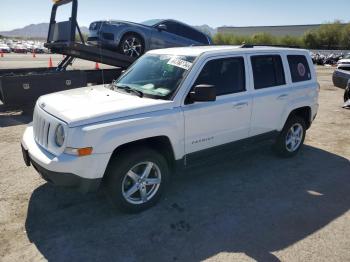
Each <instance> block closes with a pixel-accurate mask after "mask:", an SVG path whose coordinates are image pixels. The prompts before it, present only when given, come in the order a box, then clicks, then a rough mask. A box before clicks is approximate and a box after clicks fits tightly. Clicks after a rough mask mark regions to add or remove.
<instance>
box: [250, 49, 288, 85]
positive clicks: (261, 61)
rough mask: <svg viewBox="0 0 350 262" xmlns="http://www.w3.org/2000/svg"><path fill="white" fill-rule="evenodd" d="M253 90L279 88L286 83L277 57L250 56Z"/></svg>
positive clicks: (280, 60)
mask: <svg viewBox="0 0 350 262" xmlns="http://www.w3.org/2000/svg"><path fill="white" fill-rule="evenodd" d="M251 61H252V67H253V75H254V87H255V89H262V88H267V87H273V86H280V85H284V84H285V83H286V80H285V76H284V69H283V64H282V59H281V57H280V56H279V55H262V56H252V57H251Z"/></svg>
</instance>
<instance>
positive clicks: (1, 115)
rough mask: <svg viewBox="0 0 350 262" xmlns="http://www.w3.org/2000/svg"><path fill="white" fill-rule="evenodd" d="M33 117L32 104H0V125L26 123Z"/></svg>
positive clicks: (7, 125)
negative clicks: (23, 105) (24, 105)
mask: <svg viewBox="0 0 350 262" xmlns="http://www.w3.org/2000/svg"><path fill="white" fill-rule="evenodd" d="M32 119H33V106H26V107H25V108H16V107H7V106H4V105H1V104H0V127H9V126H18V125H23V124H28V123H30V122H31V121H32Z"/></svg>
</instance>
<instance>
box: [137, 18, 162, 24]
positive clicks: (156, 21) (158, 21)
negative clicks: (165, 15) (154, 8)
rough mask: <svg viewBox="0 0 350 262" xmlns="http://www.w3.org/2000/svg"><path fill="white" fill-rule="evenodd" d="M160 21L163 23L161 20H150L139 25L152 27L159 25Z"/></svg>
mask: <svg viewBox="0 0 350 262" xmlns="http://www.w3.org/2000/svg"><path fill="white" fill-rule="evenodd" d="M161 21H163V20H162V19H152V20H147V21H144V22H142V23H141V24H143V25H148V26H154V25H156V24H158V23H160V22H161Z"/></svg>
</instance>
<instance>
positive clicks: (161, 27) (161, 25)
mask: <svg viewBox="0 0 350 262" xmlns="http://www.w3.org/2000/svg"><path fill="white" fill-rule="evenodd" d="M157 28H158V30H159V31H166V30H167V29H168V27H167V26H166V25H165V24H160V25H158V26H157Z"/></svg>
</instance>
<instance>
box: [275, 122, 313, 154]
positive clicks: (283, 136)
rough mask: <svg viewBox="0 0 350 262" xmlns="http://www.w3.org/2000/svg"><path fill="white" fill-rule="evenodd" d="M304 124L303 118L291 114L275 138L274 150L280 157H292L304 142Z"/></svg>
mask: <svg viewBox="0 0 350 262" xmlns="http://www.w3.org/2000/svg"><path fill="white" fill-rule="evenodd" d="M305 134H306V124H305V121H304V119H302V118H301V117H298V116H294V115H293V116H291V117H289V119H288V120H287V122H286V124H285V125H284V127H283V130H282V131H281V133H280V135H279V136H278V138H277V139H276V142H275V145H274V150H275V152H276V153H277V154H278V155H280V156H282V157H292V156H294V155H296V154H297V153H298V151H299V150H300V147H301V146H302V145H303V143H304V139H305Z"/></svg>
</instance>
